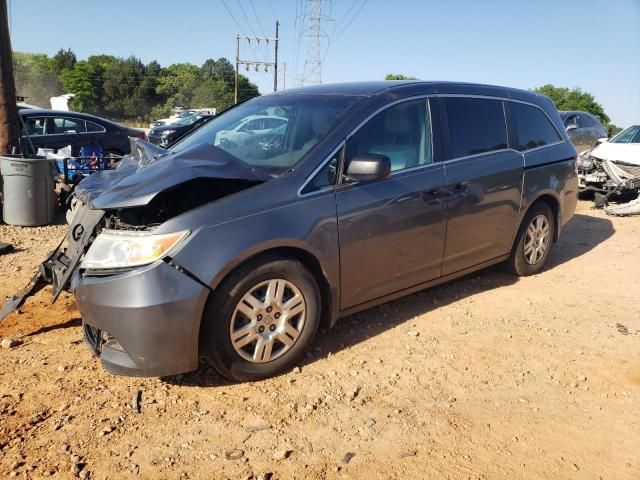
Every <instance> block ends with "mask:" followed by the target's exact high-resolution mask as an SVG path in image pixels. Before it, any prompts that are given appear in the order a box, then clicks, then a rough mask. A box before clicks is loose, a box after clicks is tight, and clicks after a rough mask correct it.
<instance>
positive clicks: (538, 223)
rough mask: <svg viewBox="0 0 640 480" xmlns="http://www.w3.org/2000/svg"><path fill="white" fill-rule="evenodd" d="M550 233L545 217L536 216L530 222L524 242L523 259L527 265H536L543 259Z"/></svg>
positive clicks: (541, 215)
mask: <svg viewBox="0 0 640 480" xmlns="http://www.w3.org/2000/svg"><path fill="white" fill-rule="evenodd" d="M550 231H551V230H550V228H549V220H548V219H547V217H546V216H545V215H543V214H540V215H537V216H535V217H534V218H533V220H531V223H530V224H529V226H528V227H527V233H526V237H525V241H524V258H525V260H526V261H527V263H528V264H529V265H536V264H537V263H538V262H540V261H541V260H542V258H543V257H544V254H545V252H546V251H547V249H548V248H549V241H550V240H551V239H550V235H549V233H550Z"/></svg>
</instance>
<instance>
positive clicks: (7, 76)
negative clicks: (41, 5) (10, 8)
mask: <svg viewBox="0 0 640 480" xmlns="http://www.w3.org/2000/svg"><path fill="white" fill-rule="evenodd" d="M19 138H20V128H19V126H18V108H17V106H16V84H15V79H14V76H13V55H12V53H11V38H10V37H9V17H8V15H7V2H6V0H0V154H2V153H13V151H14V150H17V149H18V147H19V143H18V142H19Z"/></svg>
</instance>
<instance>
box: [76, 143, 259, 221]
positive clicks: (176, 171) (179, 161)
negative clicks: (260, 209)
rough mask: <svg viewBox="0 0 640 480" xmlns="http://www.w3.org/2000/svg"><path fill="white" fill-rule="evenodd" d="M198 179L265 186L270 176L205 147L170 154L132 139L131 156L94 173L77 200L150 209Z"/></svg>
mask: <svg viewBox="0 0 640 480" xmlns="http://www.w3.org/2000/svg"><path fill="white" fill-rule="evenodd" d="M196 178H217V179H228V180H247V181H252V182H257V183H260V182H264V181H267V180H269V179H270V178H271V176H269V175H268V174H266V173H264V172H263V171H261V170H258V169H256V168H254V167H252V166H250V165H248V164H247V163H245V162H243V161H241V160H238V159H237V158H236V157H234V156H233V155H230V154H228V153H226V152H225V151H224V150H222V149H220V148H218V147H214V146H213V145H209V144H206V143H203V144H199V145H195V146H193V147H191V148H188V149H186V150H183V151H181V152H178V153H171V152H168V151H167V150H164V149H163V148H160V147H157V146H156V145H153V144H151V143H149V142H146V141H144V140H140V139H133V138H132V139H131V154H130V155H126V156H125V157H123V159H122V161H121V162H120V165H119V166H118V168H117V169H115V170H105V171H102V172H97V173H94V174H93V175H90V176H89V177H87V178H85V179H84V180H82V181H81V182H80V183H79V184H78V186H77V187H76V196H77V197H78V198H79V199H80V200H81V201H82V202H83V203H86V204H89V205H90V207H91V208H92V209H100V210H108V209H115V208H129V207H139V206H143V205H147V204H148V203H149V202H150V201H151V200H152V199H153V198H154V197H155V196H156V195H157V194H159V193H160V192H163V191H165V190H168V189H170V188H172V187H175V186H177V185H180V184H182V183H185V182H188V181H190V180H193V179H196Z"/></svg>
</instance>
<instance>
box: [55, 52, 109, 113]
mask: <svg viewBox="0 0 640 480" xmlns="http://www.w3.org/2000/svg"><path fill="white" fill-rule="evenodd" d="M95 73H96V72H95V69H94V68H93V67H92V66H91V65H90V64H89V63H88V62H87V61H86V60H82V61H80V62H78V63H76V64H75V66H74V67H73V68H67V69H64V70H63V71H62V73H60V81H61V82H62V87H63V88H64V91H65V92H69V93H73V94H74V95H75V97H74V99H73V100H72V101H71V105H70V107H71V109H72V110H77V111H79V112H86V111H95V108H96V102H97V100H98V98H99V93H100V92H99V88H98V83H97V82H96V81H95V80H96V77H95Z"/></svg>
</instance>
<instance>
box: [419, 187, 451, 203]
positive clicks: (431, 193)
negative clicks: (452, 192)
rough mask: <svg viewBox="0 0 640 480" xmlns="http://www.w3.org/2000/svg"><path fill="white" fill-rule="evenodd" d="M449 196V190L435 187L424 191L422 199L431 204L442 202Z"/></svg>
mask: <svg viewBox="0 0 640 480" xmlns="http://www.w3.org/2000/svg"><path fill="white" fill-rule="evenodd" d="M446 197H447V190H446V189H444V188H434V189H433V190H425V191H424V192H422V199H423V200H424V201H425V202H427V203H428V204H429V205H436V204H438V203H442V201H443V199H445V198H446Z"/></svg>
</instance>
